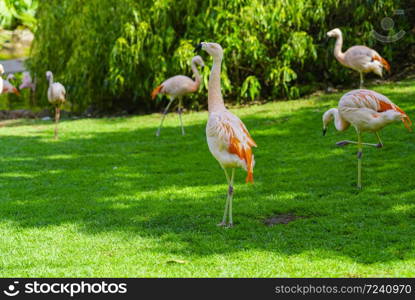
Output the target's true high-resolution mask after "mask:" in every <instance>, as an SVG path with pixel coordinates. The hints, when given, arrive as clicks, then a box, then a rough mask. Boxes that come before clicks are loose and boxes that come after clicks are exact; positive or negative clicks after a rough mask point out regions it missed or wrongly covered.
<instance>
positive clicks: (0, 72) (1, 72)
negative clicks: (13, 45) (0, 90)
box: [0, 64, 4, 75]
mask: <svg viewBox="0 0 415 300" xmlns="http://www.w3.org/2000/svg"><path fill="white" fill-rule="evenodd" d="M3 73H4V67H3V65H2V64H0V75H2V74H3Z"/></svg>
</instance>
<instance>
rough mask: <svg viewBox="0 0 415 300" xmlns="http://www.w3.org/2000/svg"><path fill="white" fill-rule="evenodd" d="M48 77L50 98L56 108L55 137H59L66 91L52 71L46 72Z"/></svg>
mask: <svg viewBox="0 0 415 300" xmlns="http://www.w3.org/2000/svg"><path fill="white" fill-rule="evenodd" d="M46 78H47V80H48V81H49V88H48V100H49V102H50V103H51V104H52V105H53V106H54V108H55V139H57V138H58V123H59V119H60V110H61V108H62V105H63V104H64V103H65V101H66V91H65V87H64V86H63V85H62V84H61V83H59V82H53V74H52V72H51V71H47V72H46Z"/></svg>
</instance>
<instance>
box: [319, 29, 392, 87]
mask: <svg viewBox="0 0 415 300" xmlns="http://www.w3.org/2000/svg"><path fill="white" fill-rule="evenodd" d="M327 36H329V37H335V38H336V45H335V47H334V56H335V57H336V59H337V60H338V61H339V63H341V64H342V65H343V66H346V67H348V68H351V69H353V70H355V71H357V72H359V74H360V88H362V87H363V74H364V73H369V72H373V73H375V74H377V75H379V76H380V77H382V70H383V68H385V69H386V70H387V71H390V65H389V63H388V62H387V61H386V60H385V59H384V58H382V57H381V56H380V55H379V53H377V52H376V51H375V50H373V49H371V48H368V47H366V46H353V47H351V48H349V49H347V51H346V52H342V46H343V35H342V32H341V31H340V29H338V28H335V29H333V30H331V31H329V32H327Z"/></svg>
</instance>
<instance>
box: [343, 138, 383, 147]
mask: <svg viewBox="0 0 415 300" xmlns="http://www.w3.org/2000/svg"><path fill="white" fill-rule="evenodd" d="M348 144H356V145H357V144H359V143H358V142H355V141H340V142H337V143H336V145H337V146H339V147H342V146H346V145H348ZM361 144H362V145H365V146H371V147H376V148H382V147H383V144H382V142H381V141H380V140H379V144H369V143H361Z"/></svg>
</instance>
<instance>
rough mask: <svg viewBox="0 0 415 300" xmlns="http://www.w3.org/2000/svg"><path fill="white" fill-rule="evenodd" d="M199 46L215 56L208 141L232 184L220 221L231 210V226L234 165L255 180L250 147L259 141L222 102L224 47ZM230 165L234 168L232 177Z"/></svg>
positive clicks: (211, 150) (208, 44) (210, 95)
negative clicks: (229, 172) (221, 78)
mask: <svg viewBox="0 0 415 300" xmlns="http://www.w3.org/2000/svg"><path fill="white" fill-rule="evenodd" d="M200 49H202V50H204V51H206V52H207V53H208V54H209V55H210V56H212V58H213V66H212V70H211V72H210V77H209V85H208V109H209V119H208V122H207V125H206V137H207V142H208V145H209V150H210V152H211V153H212V155H213V156H214V157H215V158H216V159H217V161H218V162H219V164H220V165H221V167H222V168H223V170H224V172H225V176H226V179H227V181H228V185H229V188H228V198H227V200H226V204H225V211H224V214H223V219H222V222H221V223H219V224H218V225H219V226H225V225H226V217H227V215H228V214H229V220H228V221H229V222H228V226H230V227H231V226H233V220H232V198H233V179H234V174H235V168H237V167H241V168H244V169H245V170H246V171H247V172H248V176H247V177H246V182H254V178H253V172H254V165H255V160H254V155H253V154H252V149H251V147H256V144H255V142H254V140H253V139H252V138H251V136H250V135H249V132H248V130H247V129H246V127H245V125H244V124H243V123H242V121H241V120H240V119H239V118H238V117H237V116H235V115H234V114H232V113H231V112H230V111H228V110H227V109H226V107H225V104H224V102H223V98H222V93H221V83H220V73H221V63H222V58H223V49H222V47H221V46H220V45H219V44H216V43H205V42H203V43H201V44H199V45H198V46H197V47H196V49H195V50H196V51H197V50H200ZM227 169H231V170H232V171H231V172H232V173H231V176H230V177H229V175H228V171H227Z"/></svg>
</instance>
